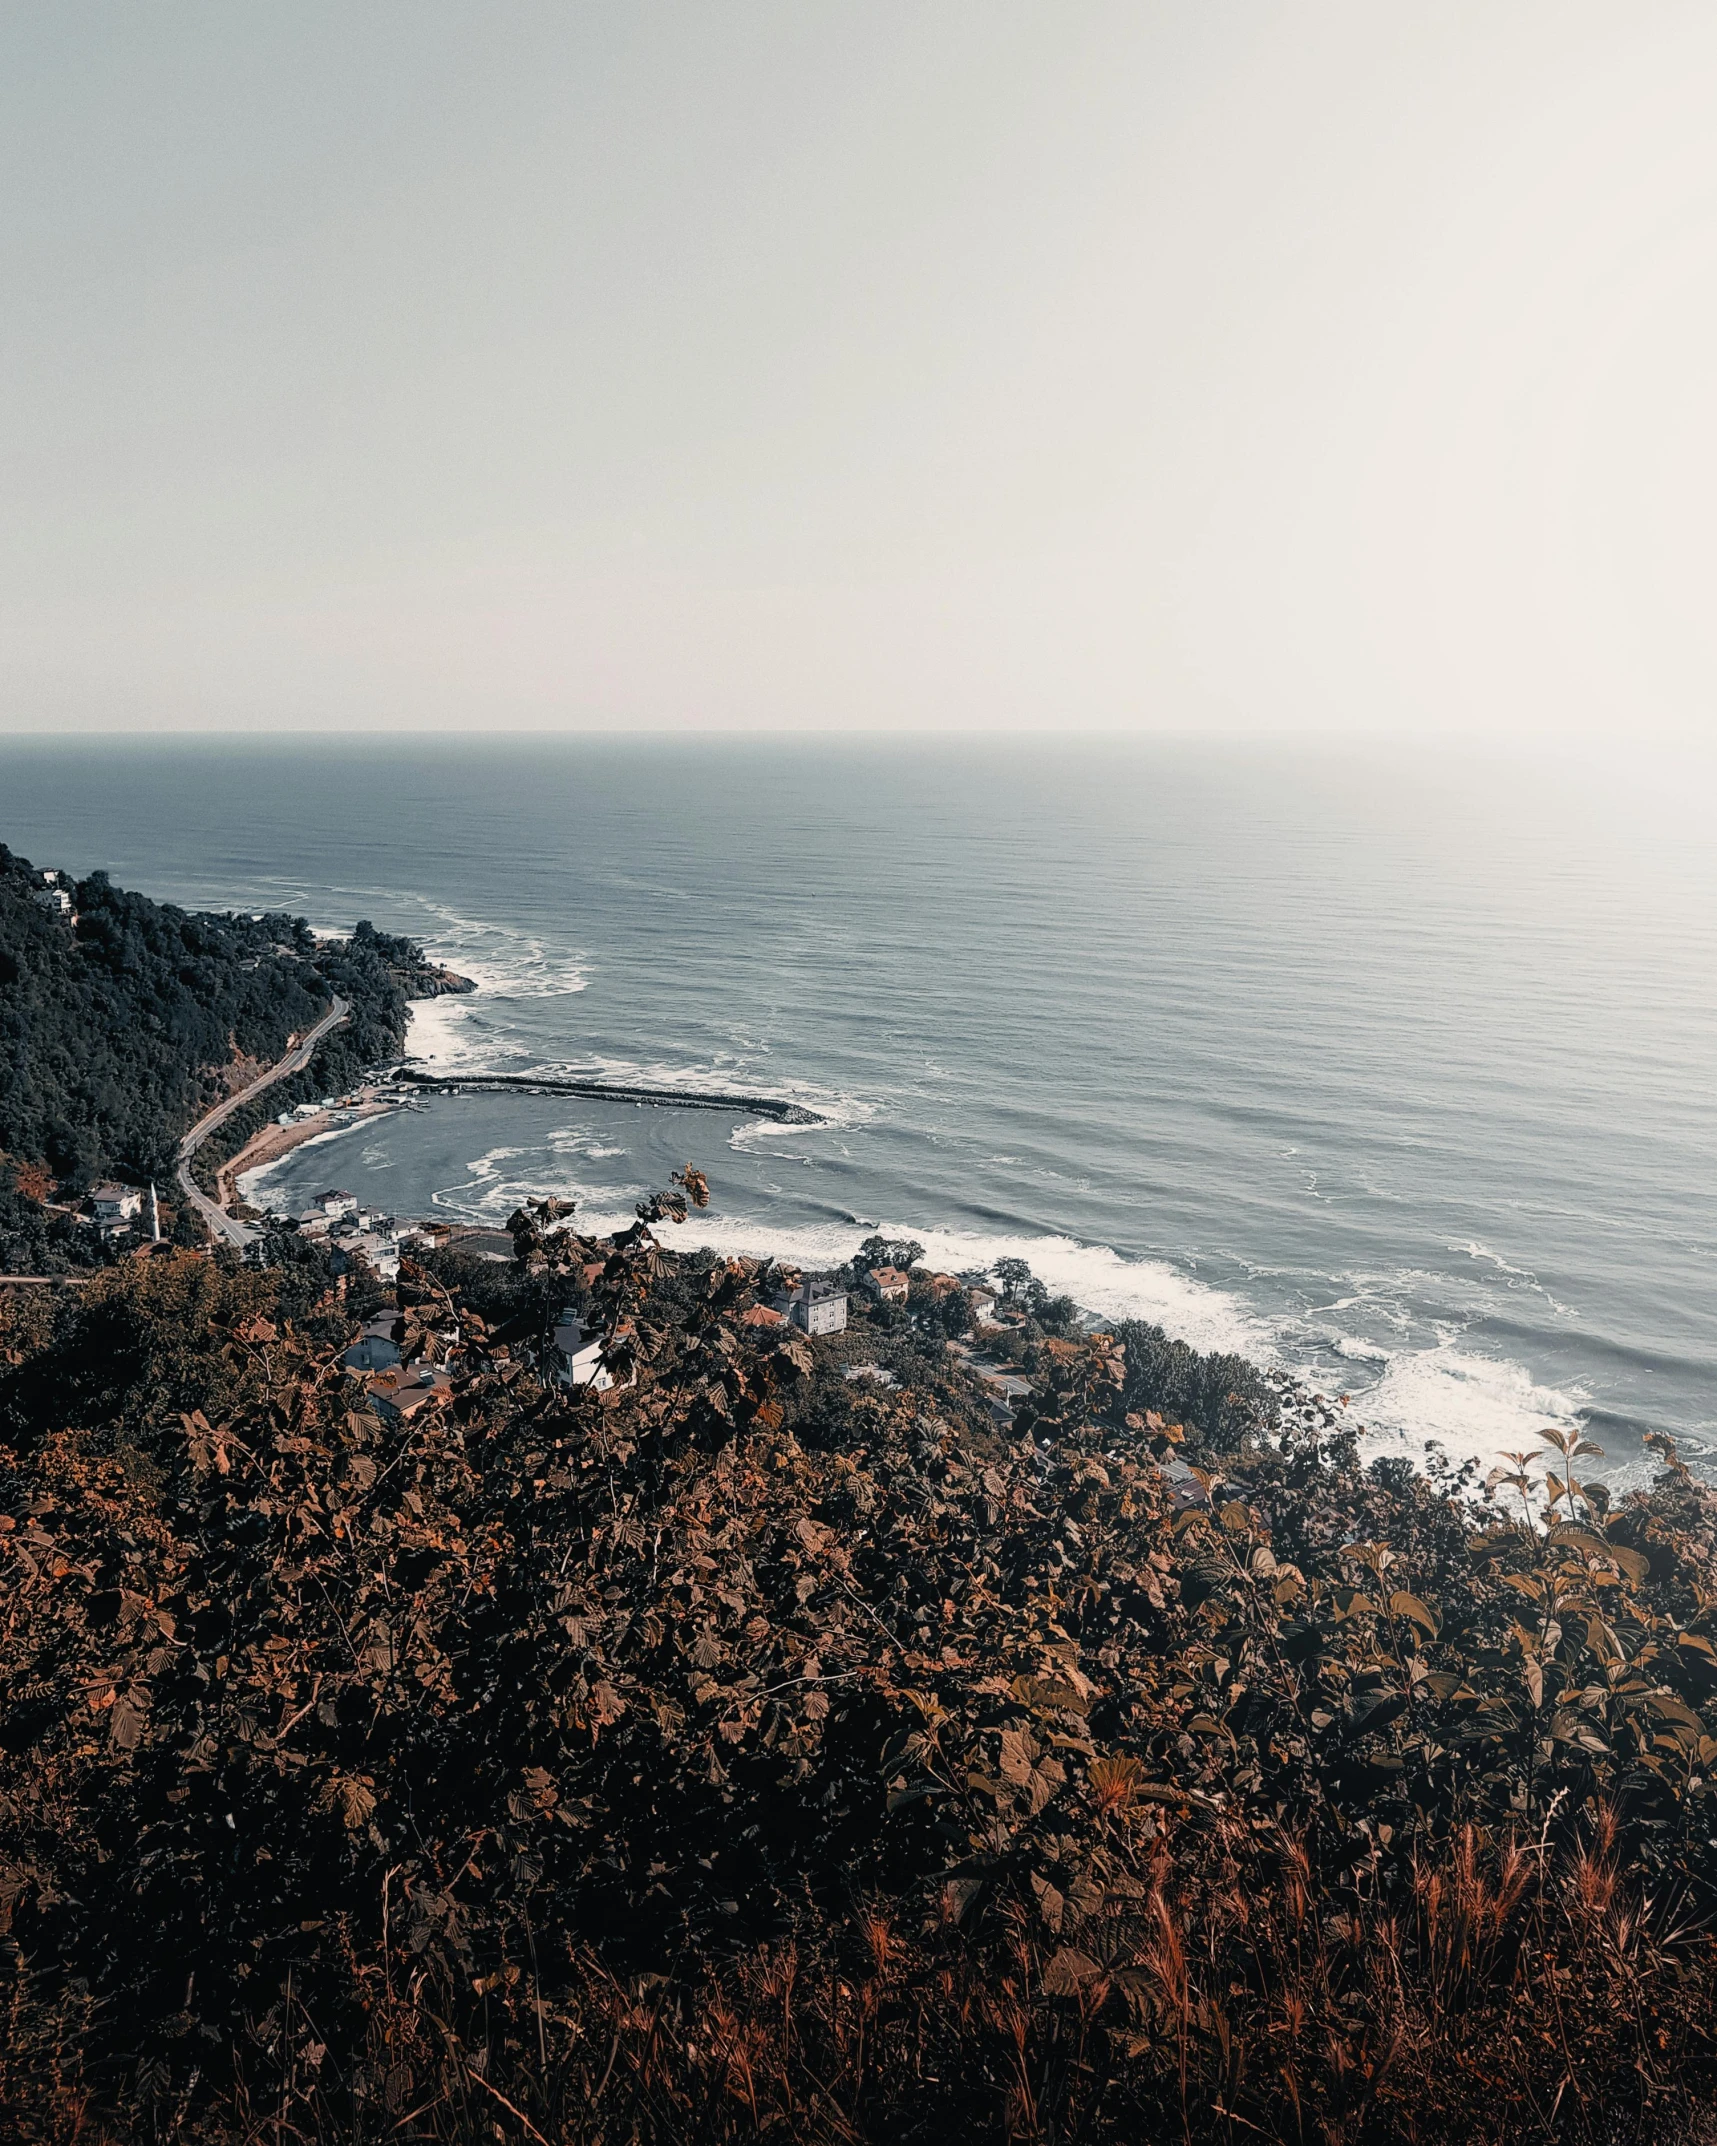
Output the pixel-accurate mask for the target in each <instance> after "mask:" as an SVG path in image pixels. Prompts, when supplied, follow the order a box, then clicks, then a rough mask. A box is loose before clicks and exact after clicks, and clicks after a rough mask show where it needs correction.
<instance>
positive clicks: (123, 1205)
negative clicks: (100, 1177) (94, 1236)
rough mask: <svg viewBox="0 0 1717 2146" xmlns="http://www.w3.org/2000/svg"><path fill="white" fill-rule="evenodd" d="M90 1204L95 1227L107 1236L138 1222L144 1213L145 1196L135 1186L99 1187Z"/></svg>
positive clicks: (110, 1185) (92, 1194) (95, 1189)
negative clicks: (110, 1232)
mask: <svg viewBox="0 0 1717 2146" xmlns="http://www.w3.org/2000/svg"><path fill="white" fill-rule="evenodd" d="M89 1204H90V1212H91V1215H92V1216H93V1218H94V1221H95V1226H96V1228H97V1229H98V1230H100V1231H101V1232H102V1234H103V1235H104V1236H105V1235H106V1234H107V1232H108V1231H109V1230H120V1229H124V1228H126V1227H127V1225H128V1224H130V1223H132V1222H135V1221H136V1220H137V1218H138V1216H139V1215H140V1214H141V1213H142V1212H143V1195H142V1193H141V1192H139V1191H138V1189H137V1187H136V1186H135V1185H113V1184H108V1185H97V1186H96V1187H95V1188H94V1190H93V1191H92V1192H91V1193H90V1196H89Z"/></svg>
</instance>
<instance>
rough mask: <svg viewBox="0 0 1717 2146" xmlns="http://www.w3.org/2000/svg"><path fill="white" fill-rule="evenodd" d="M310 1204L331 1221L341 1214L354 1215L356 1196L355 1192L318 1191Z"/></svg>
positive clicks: (356, 1209)
mask: <svg viewBox="0 0 1717 2146" xmlns="http://www.w3.org/2000/svg"><path fill="white" fill-rule="evenodd" d="M310 1204H311V1206H312V1207H314V1208H315V1209H316V1210H317V1212H318V1213H320V1214H324V1215H326V1216H327V1217H328V1220H329V1221H330V1222H332V1221H335V1220H336V1219H337V1218H338V1217H339V1216H341V1215H355V1214H356V1213H357V1211H358V1196H357V1194H356V1193H355V1192H319V1193H317V1195H316V1197H315V1198H314V1199H313V1200H312V1201H311V1202H310Z"/></svg>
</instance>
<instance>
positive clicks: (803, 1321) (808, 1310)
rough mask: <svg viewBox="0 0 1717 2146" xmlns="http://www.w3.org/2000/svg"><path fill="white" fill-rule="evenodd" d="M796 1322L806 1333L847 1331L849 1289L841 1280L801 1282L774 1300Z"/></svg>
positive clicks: (777, 1307)
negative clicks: (843, 1286)
mask: <svg viewBox="0 0 1717 2146" xmlns="http://www.w3.org/2000/svg"><path fill="white" fill-rule="evenodd" d="M775 1308H776V1310H777V1311H780V1312H785V1314H786V1315H787V1317H788V1318H789V1319H791V1320H792V1322H793V1324H794V1325H795V1326H798V1327H803V1329H804V1330H805V1332H806V1333H807V1334H844V1333H845V1332H846V1327H847V1293H846V1291H845V1290H844V1289H843V1288H842V1287H841V1285H840V1283H839V1282H830V1281H823V1280H815V1281H805V1282H801V1283H800V1284H799V1286H798V1287H797V1288H796V1289H789V1290H788V1292H787V1294H786V1295H785V1296H782V1297H777V1298H776V1300H775Z"/></svg>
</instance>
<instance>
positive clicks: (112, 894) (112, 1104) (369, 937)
mask: <svg viewBox="0 0 1717 2146" xmlns="http://www.w3.org/2000/svg"><path fill="white" fill-rule="evenodd" d="M68 891H69V892H70V893H71V896H72V901H73V905H74V908H75V914H76V923H75V926H74V924H73V923H72V922H71V920H70V918H69V917H68V916H66V915H63V914H62V913H60V911H59V910H58V909H57V908H56V907H54V906H52V890H51V889H48V888H45V887H44V886H43V883H42V875H41V874H40V873H38V872H37V871H36V870H34V869H33V868H32V866H31V865H30V864H29V863H28V862H27V861H26V860H25V859H23V858H21V857H16V856H14V855H13V854H12V852H11V851H10V850H9V849H6V848H5V847H4V846H3V845H0V1152H3V1153H4V1154H5V1155H7V1156H9V1157H10V1158H12V1160H13V1162H14V1164H25V1165H29V1164H38V1165H42V1166H45V1168H46V1170H47V1171H48V1172H50V1173H51V1174H52V1176H53V1177H54V1178H56V1179H58V1180H59V1181H60V1183H61V1185H62V1187H64V1188H66V1189H69V1190H70V1191H74V1192H75V1191H77V1190H80V1189H81V1188H82V1187H84V1186H85V1185H87V1184H88V1183H89V1181H90V1180H91V1179H92V1178H96V1177H99V1176H103V1175H107V1174H113V1175H117V1176H119V1177H122V1178H126V1179H129V1180H132V1181H134V1182H135V1181H140V1180H142V1179H144V1178H148V1177H157V1178H165V1177H166V1176H167V1175H168V1173H169V1171H170V1167H171V1159H172V1155H173V1150H174V1148H175V1146H176V1145H177V1142H178V1140H179V1137H180V1135H181V1134H182V1133H183V1132H184V1131H185V1129H186V1128H187V1126H189V1125H190V1124H191V1123H192V1121H193V1120H194V1119H195V1118H196V1117H197V1116H198V1115H199V1114H200V1113H201V1112H202V1111H203V1110H205V1109H207V1108H208V1107H209V1105H210V1104H212V1103H214V1102H216V1101H218V1100H219V1099H220V1097H221V1095H222V1094H223V1093H225V1092H227V1087H228V1085H229V1083H227V1082H225V1081H223V1077H222V1076H223V1070H224V1069H235V1072H236V1069H239V1068H242V1067H243V1066H244V1065H245V1064H246V1063H250V1064H253V1065H254V1066H257V1067H260V1066H261V1065H265V1064H267V1063H270V1062H272V1061H273V1060H274V1059H276V1058H278V1057H279V1056H280V1055H281V1053H282V1052H283V1051H284V1050H285V1049H286V1047H287V1044H288V1041H289V1039H290V1038H291V1036H292V1035H293V1034H294V1033H295V1032H298V1031H302V1030H303V1029H305V1028H307V1027H309V1026H310V1025H311V1024H312V1023H313V1022H314V1021H315V1020H316V1019H317V1018H318V1016H320V1015H321V1014H323V1013H325V1012H326V1011H327V1008H328V1002H329V999H330V997H331V996H332V994H333V993H335V992H338V993H340V994H341V995H342V996H343V997H345V998H346V999H348V1000H350V1002H351V1007H352V1013H351V1018H350V1020H349V1021H348V1022H347V1023H346V1024H345V1026H344V1027H342V1028H340V1029H338V1030H336V1031H335V1032H334V1033H333V1034H332V1035H331V1036H330V1037H329V1038H328V1039H327V1041H326V1043H325V1044H324V1045H323V1047H322V1050H321V1052H320V1053H319V1054H318V1057H317V1060H316V1066H315V1073H314V1079H313V1083H312V1086H313V1089H319V1090H321V1091H322V1092H325V1091H326V1090H327V1089H328V1088H331V1087H338V1086H340V1085H342V1084H344V1083H346V1082H349V1081H350V1080H352V1079H353V1078H354V1077H355V1076H356V1075H357V1074H358V1072H359V1071H360V1070H361V1069H362V1068H364V1067H366V1066H369V1065H372V1064H374V1063H376V1062H377V1061H378V1060H384V1059H386V1058H389V1057H391V1056H395V1055H397V1054H398V1052H399V1050H400V1048H401V1045H402V1043H403V1040H404V1036H405V1027H406V1003H407V1000H408V998H409V997H414V996H421V995H424V994H425V993H427V992H432V991H435V990H438V989H442V988H446V979H444V978H443V977H442V976H441V975H440V973H439V972H437V971H435V970H433V969H431V968H430V967H429V965H428V964H427V963H426V962H425V960H424V957H423V955H422V954H421V952H420V951H419V950H418V948H416V947H415V946H413V945H412V944H411V943H410V941H408V940H405V939H398V938H391V937H389V936H387V935H386V934H384V933H381V932H377V931H374V930H372V929H371V927H370V926H369V925H368V924H360V925H359V926H358V927H357V930H356V931H355V932H354V933H353V935H352V937H351V938H350V939H342V940H321V939H318V938H317V937H316V935H315V934H314V933H313V932H312V931H311V930H310V927H309V926H308V925H307V924H306V923H305V921H304V920H303V918H301V917H290V916H283V915H277V916H264V917H249V916H240V915H233V914H228V915H221V916H211V915H197V914H193V913H191V912H188V911H186V910H183V909H178V908H175V907H174V906H173V905H172V904H171V903H167V902H156V901H151V900H150V899H149V898H148V896H146V895H142V894H133V893H128V892H126V891H125V890H124V889H122V888H119V887H116V886H114V885H113V884H112V883H111V882H110V881H109V879H108V878H107V875H106V874H105V873H102V872H96V873H93V874H91V876H90V877H89V878H88V879H85V880H82V881H79V882H78V883H77V884H76V886H75V888H72V887H69V885H68ZM45 897H47V898H45ZM275 1107H276V1108H278V1107H279V1103H278V1100H277V1101H276V1103H275ZM15 1174H16V1173H15V1172H14V1173H13V1175H14V1176H15Z"/></svg>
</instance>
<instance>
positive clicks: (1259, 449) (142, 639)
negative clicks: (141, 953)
mask: <svg viewBox="0 0 1717 2146" xmlns="http://www.w3.org/2000/svg"><path fill="white" fill-rule="evenodd" d="M1714 567H1717V8H1713V7H1712V6H1711V5H1710V4H1709V0H1698V4H1693V5H1686V6H1682V5H1674V4H1650V5H1637V4H1628V0H1610V4H1607V5H1604V6H1601V7H1597V6H1589V5H1585V4H1582V0H1546V4H1543V5H1539V4H1536V0H1479V4H1473V5H1466V4H1462V0H1435V4H1434V5H1410V4H1408V0H1398V4H1397V0H1381V4H1380V0H1294V4H1291V5H1280V6H1277V5H1270V4H1264V0H1258V4H1250V5H1236V4H1227V0H1179V4H1176V5H1173V6H1150V5H1145V4H1141V0H1126V4H1121V5H1113V6H1111V5H1106V4H1101V0H1063V4H1060V5H1048V4H1043V0H1037V4H1033V5H1029V6H1022V5H1016V4H1013V0H973V4H970V5H964V4H943V0H914V4H911V5H907V4H904V0H900V4H877V0H871V4H866V5H858V4H841V5H836V4H832V0H792V4H781V5H757V4H749V0H746V4H739V0H735V4H725V0H696V4H686V5H680V6H653V5H649V4H639V0H628V4H624V5H620V4H615V5H608V4H588V0H555V4H553V5H542V6H539V5H527V4H520V0H499V4H489V5H478V4H477V0H462V4H459V5H449V4H444V0H389V4H374V0H368V4H366V0H340V4H338V5H319V4H314V0H291V4H290V5H284V6H271V5H264V4H263V0H213V4H209V5H206V6H190V5H183V4H176V0H152V4H151V5H148V6H138V5H136V4H135V0H125V4H123V5H117V4H116V5H95V4H80V0H54V4H52V5H43V4H41V0H27V4H23V5H10V6H5V7H3V8H0V727H5V728H11V729H35V730H42V729H56V728H65V729H74V730H84V729H87V730H111V729H116V728H135V729H157V728H205V727H206V728H213V729H233V728H239V729H257V730H269V729H285V728H291V727H296V726H305V727H313V728H327V727H338V728H343V729H344V728H352V727H362V726H378V727H393V726H402V727H423V726H435V727H444V726H447V727H458V728H476V727H483V726H496V727H520V726H529V727H558V726H569V727H577V726H603V727H616V726H618V727H638V728H665V727H689V728H711V729H715V728H726V727H735V726H739V727H748V728H749V727H757V726H764V727H783V726H801V725H802V726H808V727H812V728H831V727H832V728H852V727H858V726H880V727H889V728H919V727H949V726H953V727H971V728H989V727H1007V728H1012V727H1019V726H1038V725H1051V726H1062V725H1065V726H1069V727H1081V728H1083V727H1093V726H1095V727H1125V728H1137V729H1172V730H1180V729H1187V728H1209V729H1244V730H1256V729H1269V730H1278V729H1280V730H1297V729H1303V728H1307V727H1313V728H1318V729H1330V728H1336V729H1355V730H1365V731H1380V732H1390V731H1396V730H1420V729H1424V728H1427V727H1436V728H1447V729H1453V730H1461V731H1467V730H1488V729H1493V728H1494V729H1509V730H1527V731H1544V730H1550V731H1557V732H1566V733H1569V734H1576V733H1584V732H1587V731H1591V730H1594V729H1598V730H1611V731H1616V730H1620V731H1624V732H1628V731H1641V730H1671V731H1677V730H1678V731H1681V732H1683V733H1686V732H1692V733H1695V734H1703V733H1704V732H1705V731H1706V730H1707V728H1708V725H1709V723H1710V717H1709V714H1708V711H1709V710H1710V709H1711V707H1712V706H1713V699H1714V694H1717V603H1714V600H1713V593H1714V588H1717V577H1714V571H1713V570H1714Z"/></svg>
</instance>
